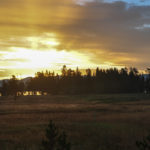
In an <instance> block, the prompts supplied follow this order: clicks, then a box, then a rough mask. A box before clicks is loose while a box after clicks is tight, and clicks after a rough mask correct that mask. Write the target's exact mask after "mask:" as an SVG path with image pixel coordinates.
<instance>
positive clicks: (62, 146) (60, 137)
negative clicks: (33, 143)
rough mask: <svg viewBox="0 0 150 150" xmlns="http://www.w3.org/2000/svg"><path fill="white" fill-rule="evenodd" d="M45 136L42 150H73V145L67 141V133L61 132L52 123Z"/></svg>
mask: <svg viewBox="0 0 150 150" xmlns="http://www.w3.org/2000/svg"><path fill="white" fill-rule="evenodd" d="M45 136H46V139H45V140H43V141H42V149H41V150H71V143H70V142H68V141H67V135H66V133H65V132H64V131H63V132H62V131H60V130H59V129H58V128H57V127H56V125H55V124H54V123H53V122H52V121H50V123H49V125H48V127H47V129H46V133H45Z"/></svg>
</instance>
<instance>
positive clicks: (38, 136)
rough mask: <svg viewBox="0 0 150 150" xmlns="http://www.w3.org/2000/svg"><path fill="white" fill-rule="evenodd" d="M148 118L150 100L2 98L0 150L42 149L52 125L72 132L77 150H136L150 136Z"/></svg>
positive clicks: (128, 97)
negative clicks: (141, 141)
mask: <svg viewBox="0 0 150 150" xmlns="http://www.w3.org/2000/svg"><path fill="white" fill-rule="evenodd" d="M112 100H113V101H112ZM149 116H150V96H149V95H146V96H145V95H140V94H139V95H136V94H132V95H82V96H81V95H78V96H27V97H20V98H18V99H17V100H16V101H14V100H13V99H12V97H8V98H1V99H0V150H17V149H18V150H21V148H22V149H23V150H24V149H25V148H26V149H27V150H39V146H40V143H41V140H42V138H43V137H44V130H45V128H46V125H47V124H48V122H49V120H53V121H54V122H55V123H56V124H57V125H58V126H59V127H60V128H62V129H64V130H65V131H66V132H67V133H68V135H69V137H70V141H71V142H72V145H73V147H72V149H73V150H136V149H137V148H136V146H135V141H136V140H137V139H140V138H142V137H143V136H145V135H147V134H148V133H150V117H149Z"/></svg>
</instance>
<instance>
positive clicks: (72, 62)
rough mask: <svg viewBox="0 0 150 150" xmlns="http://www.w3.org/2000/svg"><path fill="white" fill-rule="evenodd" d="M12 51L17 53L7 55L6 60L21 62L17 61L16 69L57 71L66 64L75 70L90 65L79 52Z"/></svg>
mask: <svg viewBox="0 0 150 150" xmlns="http://www.w3.org/2000/svg"><path fill="white" fill-rule="evenodd" d="M11 49H12V50H15V52H11V53H8V54H7V55H5V59H12V58H13V59H15V60H20V61H16V64H15V66H14V68H43V69H46V68H51V69H54V70H56V69H60V67H62V65H64V64H66V65H68V66H70V67H73V68H74V67H77V66H79V67H83V66H84V65H86V64H87V63H88V59H87V58H86V56H84V55H83V54H80V53H77V52H67V51H65V50H62V51H57V50H49V51H38V50H31V49H25V48H17V47H12V48H11ZM21 60H22V61H21Z"/></svg>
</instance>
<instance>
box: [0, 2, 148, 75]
mask: <svg viewBox="0 0 150 150" xmlns="http://www.w3.org/2000/svg"><path fill="white" fill-rule="evenodd" d="M129 2H130V1H127V0H124V1H122V2H121V1H120V2H118V1H117V0H115V2H113V0H112V2H111V3H108V2H105V1H102V0H61V1H60V0H1V1H0V14H1V16H0V33H1V34H0V56H1V57H0V78H5V77H8V76H11V75H12V74H16V75H18V76H22V77H24V76H28V75H33V74H34V72H36V71H38V70H44V69H51V70H59V69H60V68H62V66H63V65H64V64H66V65H67V66H68V67H71V68H76V67H77V66H78V67H79V68H89V67H91V68H96V67H97V66H99V67H103V68H106V67H115V66H116V67H124V66H127V67H129V66H135V67H138V68H139V69H143V70H144V69H146V68H147V67H149V66H150V61H149V58H150V50H149V47H150V42H149V39H150V21H149V20H150V19H149V18H150V13H149V12H150V6H149V4H148V3H146V4H145V5H142V4H141V2H140V1H139V3H137V4H133V3H132V5H131V4H130V3H129Z"/></svg>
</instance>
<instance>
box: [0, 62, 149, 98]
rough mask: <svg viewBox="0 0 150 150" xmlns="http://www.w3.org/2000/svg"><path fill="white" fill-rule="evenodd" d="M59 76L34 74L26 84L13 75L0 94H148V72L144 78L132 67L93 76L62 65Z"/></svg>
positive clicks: (114, 69)
mask: <svg viewBox="0 0 150 150" xmlns="http://www.w3.org/2000/svg"><path fill="white" fill-rule="evenodd" d="M61 72H62V73H61V75H58V74H55V72H51V71H47V70H46V71H45V72H43V71H42V72H37V73H36V74H35V77H33V78H31V80H30V81H29V82H27V83H24V82H22V81H21V80H18V79H17V78H16V77H15V76H12V78H11V79H10V80H8V81H5V80H4V81H3V83H2V87H1V89H0V92H1V94H2V96H8V95H13V96H15V97H16V96H17V95H23V92H25V91H30V92H32V94H33V95H34V94H35V93H36V92H37V91H39V92H40V93H41V94H44V93H47V94H103V93H142V92H145V91H146V92H150V69H147V72H148V73H149V75H148V76H147V78H144V75H142V74H140V73H139V71H138V70H137V69H136V68H130V69H127V68H122V69H120V70H119V69H117V68H110V69H99V68H97V69H96V70H95V71H94V73H93V72H92V70H91V69H86V73H85V74H84V75H82V73H81V71H80V70H79V69H78V68H77V69H76V70H72V69H67V67H66V66H65V65H64V66H63V68H62V70H61Z"/></svg>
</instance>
